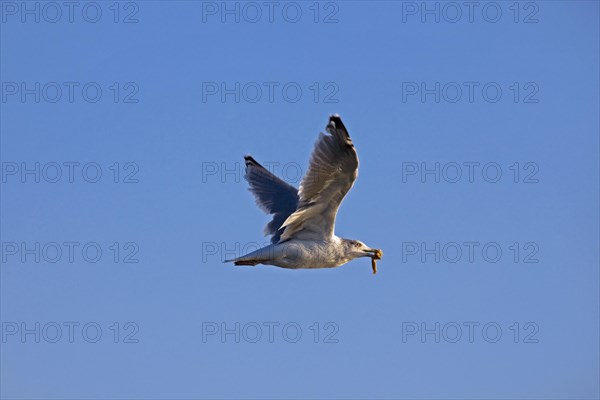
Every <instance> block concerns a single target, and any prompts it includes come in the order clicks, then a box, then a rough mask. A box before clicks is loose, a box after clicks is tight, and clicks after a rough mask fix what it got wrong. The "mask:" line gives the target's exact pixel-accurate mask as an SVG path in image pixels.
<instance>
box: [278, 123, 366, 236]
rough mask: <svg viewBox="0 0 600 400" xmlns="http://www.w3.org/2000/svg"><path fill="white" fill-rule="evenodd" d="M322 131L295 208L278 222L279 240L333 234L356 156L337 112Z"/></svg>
mask: <svg viewBox="0 0 600 400" xmlns="http://www.w3.org/2000/svg"><path fill="white" fill-rule="evenodd" d="M326 130H327V133H328V134H324V133H321V134H320V135H319V139H318V140H317V143H316V144H315V148H314V150H313V153H312V156H311V160H310V164H309V167H308V171H307V172H306V174H305V175H304V177H303V178H302V182H301V183H300V191H299V193H298V194H299V195H300V202H299V204H298V209H297V210H296V211H295V212H294V213H293V214H292V215H290V216H289V217H288V218H287V219H286V220H285V222H284V223H283V225H282V228H285V231H284V233H283V234H282V235H281V241H284V240H288V239H291V238H297V239H313V240H314V239H316V240H318V239H325V240H328V239H331V238H332V237H333V234H334V225H335V216H336V214H337V211H338V208H339V206H340V203H341V202H342V200H343V199H344V196H346V193H348V191H349V190H350V188H352V185H354V181H355V180H356V176H357V175H358V155H357V154H356V150H355V149H354V144H353V143H352V140H351V139H350V136H349V135H348V131H347V130H346V127H345V126H344V124H343V123H342V119H341V118H340V116H339V115H337V114H336V115H332V116H331V117H329V123H328V124H327V127H326Z"/></svg>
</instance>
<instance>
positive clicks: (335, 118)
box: [329, 113, 343, 125]
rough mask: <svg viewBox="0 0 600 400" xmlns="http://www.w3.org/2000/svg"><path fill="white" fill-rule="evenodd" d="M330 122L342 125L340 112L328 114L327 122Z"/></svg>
mask: <svg viewBox="0 0 600 400" xmlns="http://www.w3.org/2000/svg"><path fill="white" fill-rule="evenodd" d="M332 122H333V123H334V124H336V125H338V124H342V125H343V123H342V117H340V114H337V113H335V114H331V115H330V116H329V123H332Z"/></svg>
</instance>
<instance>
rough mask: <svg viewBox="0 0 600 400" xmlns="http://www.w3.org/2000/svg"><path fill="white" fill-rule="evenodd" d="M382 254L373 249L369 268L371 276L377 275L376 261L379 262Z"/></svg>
mask: <svg viewBox="0 0 600 400" xmlns="http://www.w3.org/2000/svg"><path fill="white" fill-rule="evenodd" d="M382 256H383V252H382V251H381V250H379V249H375V251H374V252H373V257H371V267H372V268H373V275H375V274H376V273H377V260H381V257H382Z"/></svg>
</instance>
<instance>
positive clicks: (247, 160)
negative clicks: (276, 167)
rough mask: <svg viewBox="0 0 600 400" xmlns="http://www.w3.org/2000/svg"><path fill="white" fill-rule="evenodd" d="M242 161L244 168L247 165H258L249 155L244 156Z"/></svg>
mask: <svg viewBox="0 0 600 400" xmlns="http://www.w3.org/2000/svg"><path fill="white" fill-rule="evenodd" d="M244 161H245V162H246V166H248V165H259V164H258V162H257V161H256V160H255V159H254V157H252V156H251V155H250V154H246V155H245V156H244Z"/></svg>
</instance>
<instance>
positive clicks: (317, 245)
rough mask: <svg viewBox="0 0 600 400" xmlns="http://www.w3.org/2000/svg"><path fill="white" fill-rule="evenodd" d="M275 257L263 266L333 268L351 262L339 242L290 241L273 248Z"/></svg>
mask: <svg viewBox="0 0 600 400" xmlns="http://www.w3.org/2000/svg"><path fill="white" fill-rule="evenodd" d="M272 250H273V257H271V259H270V260H268V261H266V262H263V264H269V265H276V266H278V267H283V268H294V269H297V268H333V267H338V266H340V265H343V264H345V263H347V262H348V261H350V259H349V258H347V257H346V256H345V254H344V253H343V251H342V249H341V248H340V246H339V243H337V242H330V241H324V240H323V241H307V240H289V241H287V242H283V243H279V244H277V245H275V246H273V249H272Z"/></svg>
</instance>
